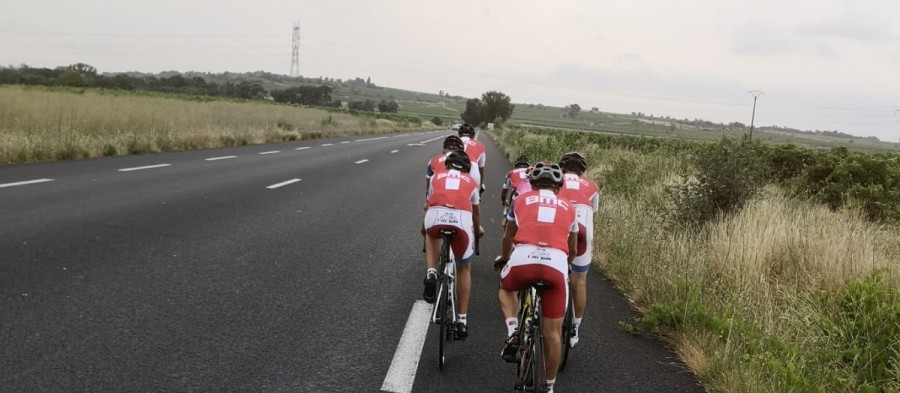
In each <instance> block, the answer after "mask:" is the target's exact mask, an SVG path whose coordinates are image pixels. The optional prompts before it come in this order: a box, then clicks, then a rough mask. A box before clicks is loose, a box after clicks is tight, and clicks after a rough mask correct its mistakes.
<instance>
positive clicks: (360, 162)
mask: <svg viewBox="0 0 900 393" xmlns="http://www.w3.org/2000/svg"><path fill="white" fill-rule="evenodd" d="M368 161H369V160H368V159H365V160H359V161H357V162H355V163H354V164H362V163H364V162H368Z"/></svg>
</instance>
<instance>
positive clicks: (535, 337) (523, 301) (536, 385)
mask: <svg viewBox="0 0 900 393" xmlns="http://www.w3.org/2000/svg"><path fill="white" fill-rule="evenodd" d="M547 287H548V284H547V283H546V282H544V281H536V282H533V283H531V284H530V285H529V286H528V289H526V290H524V291H521V292H519V314H518V318H519V351H518V354H517V358H518V372H517V374H516V385H515V389H516V391H517V392H544V391H545V390H544V381H545V379H546V378H545V377H544V334H543V332H542V330H541V329H542V326H541V293H542V292H543V291H544V289H545V288H547Z"/></svg>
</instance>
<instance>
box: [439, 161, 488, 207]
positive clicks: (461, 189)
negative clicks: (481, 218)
mask: <svg viewBox="0 0 900 393" xmlns="http://www.w3.org/2000/svg"><path fill="white" fill-rule="evenodd" d="M478 189H479V184H478V182H476V181H475V179H473V178H472V176H469V174H468V173H462V172H460V171H457V170H455V169H451V170H449V171H446V172H439V173H435V174H434V176H433V177H432V178H431V181H430V183H429V185H428V207H434V206H443V207H447V208H451V209H459V210H465V211H467V212H471V211H472V205H478V203H479V202H480V200H481V199H480V198H481V194H480V193H479V192H478Z"/></svg>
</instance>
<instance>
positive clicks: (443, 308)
mask: <svg viewBox="0 0 900 393" xmlns="http://www.w3.org/2000/svg"><path fill="white" fill-rule="evenodd" d="M437 302H438V304H437V307H438V309H437V315H438V317H439V318H440V321H438V326H439V330H438V368H439V369H440V370H443V369H444V360H445V359H446V357H445V356H444V342H445V341H447V327H449V326H450V324H449V321H447V286H446V285H445V283H444V280H443V278H442V279H441V280H440V281H438V298H437Z"/></svg>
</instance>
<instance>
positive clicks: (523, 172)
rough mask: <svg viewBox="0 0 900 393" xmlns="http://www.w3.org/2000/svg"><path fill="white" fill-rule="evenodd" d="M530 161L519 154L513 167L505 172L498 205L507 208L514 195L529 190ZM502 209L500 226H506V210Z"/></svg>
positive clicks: (514, 197)
mask: <svg viewBox="0 0 900 393" xmlns="http://www.w3.org/2000/svg"><path fill="white" fill-rule="evenodd" d="M529 168H531V161H529V160H528V157H526V156H519V157H518V158H516V162H515V163H514V164H513V169H512V170H511V171H509V172H507V173H506V179H504V181H503V190H502V191H501V192H500V205H501V206H503V207H504V208H507V209H508V206H509V205H511V204H512V202H513V201H514V200H515V199H516V196H517V195H519V194H522V193H524V192H526V191H531V183H529V182H528V172H529V170H530V169H529ZM507 209H504V210H503V221H501V224H500V225H501V226H503V227H505V226H506V212H507Z"/></svg>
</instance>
